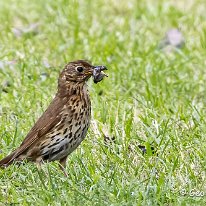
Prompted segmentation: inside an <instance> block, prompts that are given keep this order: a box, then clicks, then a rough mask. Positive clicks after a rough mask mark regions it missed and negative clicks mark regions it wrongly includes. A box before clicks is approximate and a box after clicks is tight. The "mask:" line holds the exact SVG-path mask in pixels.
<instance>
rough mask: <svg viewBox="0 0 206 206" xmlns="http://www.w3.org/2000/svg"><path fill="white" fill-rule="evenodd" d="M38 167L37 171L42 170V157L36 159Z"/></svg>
mask: <svg viewBox="0 0 206 206" xmlns="http://www.w3.org/2000/svg"><path fill="white" fill-rule="evenodd" d="M36 165H37V169H38V170H39V171H40V170H41V169H42V168H41V165H42V158H41V157H38V158H37V159H36Z"/></svg>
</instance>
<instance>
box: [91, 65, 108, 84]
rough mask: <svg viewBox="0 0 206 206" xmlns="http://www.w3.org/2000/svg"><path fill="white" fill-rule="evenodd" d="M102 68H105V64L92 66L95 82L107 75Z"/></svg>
mask: <svg viewBox="0 0 206 206" xmlns="http://www.w3.org/2000/svg"><path fill="white" fill-rule="evenodd" d="M104 70H107V68H106V67H105V66H94V67H93V79H94V83H96V84H97V83H98V82H100V81H102V79H103V78H104V77H108V75H107V74H105V73H104V72H103V71H104Z"/></svg>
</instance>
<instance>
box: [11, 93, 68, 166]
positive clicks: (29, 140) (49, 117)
mask: <svg viewBox="0 0 206 206" xmlns="http://www.w3.org/2000/svg"><path fill="white" fill-rule="evenodd" d="M67 101H68V98H59V97H58V96H56V97H55V98H54V100H53V101H52V102H51V104H50V105H49V107H48V108H47V110H46V111H45V112H44V113H43V114H42V116H41V117H40V118H39V119H38V120H37V122H36V123H35V125H34V126H33V128H32V129H31V130H30V131H29V133H28V134H27V136H26V138H25V139H24V140H23V142H22V144H21V145H20V147H19V148H17V149H16V151H15V152H14V155H13V157H12V158H11V159H10V161H9V162H11V161H13V160H14V159H15V158H17V157H18V156H19V155H21V154H22V153H23V152H25V151H26V150H27V149H28V148H29V147H30V146H31V145H32V144H33V143H34V142H36V141H37V140H39V139H40V138H41V137H42V136H44V135H45V134H46V133H47V132H48V131H50V130H51V129H52V128H53V127H54V126H55V125H56V124H57V123H58V122H59V121H60V119H61V115H60V114H61V111H62V109H63V107H64V105H65V104H66V103H67Z"/></svg>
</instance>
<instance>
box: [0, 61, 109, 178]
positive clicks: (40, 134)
mask: <svg viewBox="0 0 206 206" xmlns="http://www.w3.org/2000/svg"><path fill="white" fill-rule="evenodd" d="M106 69H107V68H106V66H93V65H92V64H91V63H89V62H88V61H86V60H75V61H71V62H69V63H68V64H66V66H65V67H64V69H63V71H62V72H61V73H60V75H59V78H58V86H57V92H56V95H55V97H54V99H53V100H52V102H51V103H50V105H49V106H48V108H47V109H46V110H45V112H44V113H43V114H42V116H41V117H40V118H39V119H38V120H37V121H36V123H35V124H34V126H33V127H32V128H31V130H30V131H29V132H28V134H27V135H26V137H25V139H24V140H23V142H22V143H21V145H20V146H19V147H18V148H17V149H15V150H14V151H13V152H12V153H11V154H9V155H8V156H6V157H5V158H3V159H2V160H0V168H5V167H8V166H9V165H11V164H12V163H15V162H17V163H21V162H25V161H26V162H28V161H29V162H35V163H36V164H37V165H38V166H39V167H41V164H42V163H44V162H51V161H56V160H57V161H59V166H60V169H61V170H62V171H63V172H64V174H65V175H66V176H67V173H66V161H67V157H68V155H69V154H71V153H72V152H73V151H74V150H75V149H76V148H77V147H78V146H79V145H80V144H81V142H82V141H83V140H84V139H85V137H86V134H87V131H88V128H89V125H90V119H91V101H90V97H89V92H88V88H87V80H88V79H89V78H90V77H92V76H93V81H94V83H98V82H100V81H101V80H102V79H103V78H104V77H105V76H107V75H106V74H105V73H104V72H103V71H104V70H106Z"/></svg>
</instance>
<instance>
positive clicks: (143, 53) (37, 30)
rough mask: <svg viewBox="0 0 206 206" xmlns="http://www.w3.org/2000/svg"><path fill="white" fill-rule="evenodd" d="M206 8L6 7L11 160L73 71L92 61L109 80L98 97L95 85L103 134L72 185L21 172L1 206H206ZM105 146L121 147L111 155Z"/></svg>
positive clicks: (1, 6)
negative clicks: (70, 66) (177, 36)
mask: <svg viewBox="0 0 206 206" xmlns="http://www.w3.org/2000/svg"><path fill="white" fill-rule="evenodd" d="M205 7H206V3H205V1H203V0H190V1H186V0H185V1H184V0H182V1H175V0H172V1H166V0H165V1H164V0H159V1H152V0H139V1H135V0H131V1H117V0H112V1H109V0H106V1H103V0H99V1H91V0H87V1H83V0H80V1H74V0H73V1H72V0H69V1H66V0H56V1H49V0H45V1H41V0H36V1H26V0H21V1H15V0H7V1H6V0H2V1H0V13H1V15H0V22H1V25H0V30H1V32H0V50H1V54H0V79H1V88H0V149H1V153H0V158H3V157H4V156H5V155H6V154H8V153H10V152H11V151H12V150H13V149H14V148H15V147H17V146H18V145H19V144H20V143H21V141H22V140H23V138H24V137H25V135H26V134H27V132H28V131H29V129H30V128H31V126H32V125H33V124H34V122H35V121H36V119H37V118H38V117H39V116H40V115H41V114H42V112H43V111H44V110H45V109H46V107H47V105H48V104H49V102H50V101H51V99H52V97H53V96H54V94H55V92H56V85H57V77H58V74H59V71H60V70H61V69H62V67H63V66H64V64H65V63H67V62H68V61H71V60H75V59H89V60H90V61H92V62H93V63H94V64H105V65H106V66H107V67H108V69H109V70H108V72H107V73H108V74H109V78H107V79H105V80H104V81H102V82H101V83H99V84H98V85H94V84H93V82H92V81H89V82H88V85H89V90H90V94H91V100H92V106H93V110H92V124H91V127H90V130H89V133H88V135H87V138H86V140H85V141H84V142H83V143H82V145H81V146H80V147H79V148H78V149H77V150H76V151H75V152H74V153H72V155H71V156H70V158H69V161H68V164H67V170H68V174H69V178H65V177H64V176H63V174H62V173H61V172H59V170H58V165H57V163H51V164H45V165H44V166H43V171H38V170H37V168H36V166H35V165H34V164H26V165H21V166H20V167H17V166H15V165H12V166H10V167H9V168H8V169H6V170H0V205H13V204H19V205H113V206H114V205H205V204H206V198H205V197H206V185H205V182H206V174H205V171H206V158H205V157H206V149H205V148H206V141H205V134H206V126H205V125H206V120H205V115H206V107H205V105H206V98H205V93H206V86H205V81H206V74H205V45H206V24H205V20H206V13H205ZM29 25H30V26H29ZM171 28H179V29H180V30H181V32H182V34H183V36H184V41H185V45H184V47H182V48H181V49H173V50H172V51H170V52H168V51H167V50H166V49H159V45H160V42H161V41H162V39H163V38H164V36H165V33H166V32H167V31H168V30H169V29H171ZM104 135H106V136H109V137H114V138H115V142H110V143H109V145H106V144H105V142H104ZM139 144H141V145H145V146H146V148H147V153H146V154H145V155H143V153H142V152H141V150H140V149H139V148H138V145H139ZM151 146H153V147H154V148H155V153H154V154H153V152H152V151H151V149H150V147H151ZM198 192H199V193H198ZM183 193H184V194H183ZM202 195H203V196H202Z"/></svg>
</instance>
